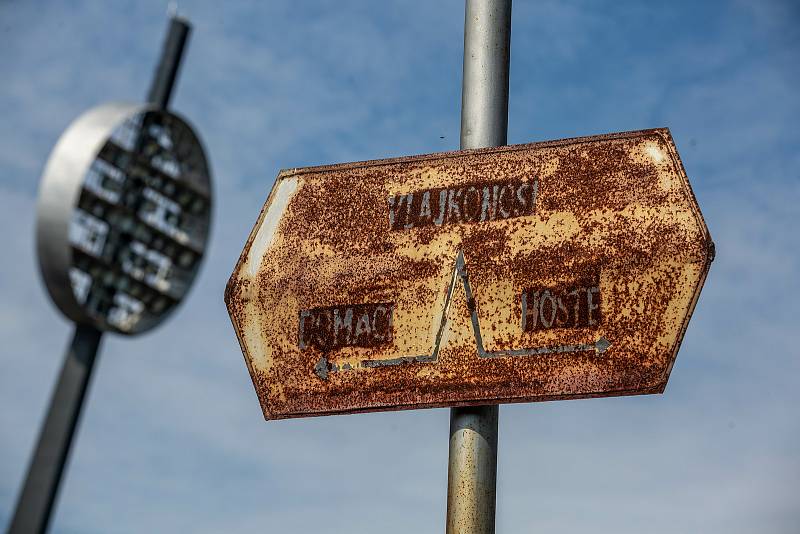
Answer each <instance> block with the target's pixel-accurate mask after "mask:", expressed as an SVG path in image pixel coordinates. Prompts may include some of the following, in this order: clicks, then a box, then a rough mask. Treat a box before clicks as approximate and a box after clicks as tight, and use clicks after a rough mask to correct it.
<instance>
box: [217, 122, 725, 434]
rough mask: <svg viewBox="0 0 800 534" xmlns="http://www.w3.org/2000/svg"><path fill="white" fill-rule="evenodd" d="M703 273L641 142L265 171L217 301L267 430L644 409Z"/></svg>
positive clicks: (681, 216)
mask: <svg viewBox="0 0 800 534" xmlns="http://www.w3.org/2000/svg"><path fill="white" fill-rule="evenodd" d="M712 259H713V244H712V242H711V239H710V237H709V234H708V230H707V228H706V225H705V223H704V222H703V217H702V215H701V214H700V210H699V209H698V207H697V203H696V201H695V198H694V195H693V194H692V191H691V188H690V187H689V183H688V181H687V178H686V173H685V171H684V169H683V166H682V165H681V162H680V158H679V157H678V153H677V151H676V149H675V145H674V143H673V141H672V138H671V136H670V134H669V131H668V130H666V129H660V130H648V131H641V132H630V133H621V134H614V135H607V136H599V137H587V138H580V139H569V140H565V141H554V142H547V143H535V144H530V145H520V146H509V147H501V148H491V149H483V150H469V151H462V152H452V153H447V154H433V155H427V156H415V157H408V158H399V159H390V160H381V161H370V162H364V163H349V164H344V165H334V166H329V167H312V168H306V169H291V170H285V171H282V172H281V173H280V175H279V176H278V178H277V180H276V182H275V186H274V187H273V189H272V192H271V193H270V196H269V198H268V199H267V202H266V204H265V206H264V209H263V210H262V211H261V215H260V216H259V218H258V221H257V222H256V225H255V227H254V229H253V231H252V233H251V234H250V238H249V239H248V240H247V244H246V245H245V248H244V251H243V253H242V255H241V258H240V259H239V262H238V264H237V265H236V269H235V270H234V272H233V275H232V276H231V278H230V281H229V282H228V286H227V289H226V292H225V301H226V304H227V306H228V311H229V313H230V316H231V320H232V322H233V326H234V328H235V330H236V334H237V335H238V337H239V342H240V345H241V347H242V351H243V353H244V357H245V361H246V362H247V366H248V368H249V370H250V374H251V375H252V378H253V383H254V385H255V388H256V392H257V393H258V397H259V399H260V401H261V406H262V408H263V410H264V414H265V416H266V417H267V418H268V419H281V418H287V417H301V416H310V415H325V414H335V413H351V412H361V411H373V410H395V409H407V408H425V407H434V406H462V405H470V404H487V403H506V402H528V401H541V400H555V399H570V398H582V397H598V396H612V395H635V394H643V393H660V392H662V391H663V390H664V387H665V386H666V383H667V378H668V377H669V374H670V370H671V369H672V364H673V362H674V361H675V356H676V353H677V351H678V347H679V346H680V342H681V338H682V337H683V333H684V331H685V330H686V326H687V323H688V321H689V317H690V315H691V313H692V310H693V309H694V306H695V303H696V302H697V298H698V295H699V293H700V289H701V287H702V285H703V281H704V280H705V277H706V274H707V272H708V268H709V265H710V263H711V260H712Z"/></svg>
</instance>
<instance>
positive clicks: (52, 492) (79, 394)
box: [8, 325, 103, 534]
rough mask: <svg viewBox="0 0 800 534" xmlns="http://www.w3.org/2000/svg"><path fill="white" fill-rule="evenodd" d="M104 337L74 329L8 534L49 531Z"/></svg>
mask: <svg viewBox="0 0 800 534" xmlns="http://www.w3.org/2000/svg"><path fill="white" fill-rule="evenodd" d="M102 335H103V333H102V332H101V331H100V330H97V329H96V328H94V327H92V326H86V325H76V326H75V335H74V336H73V338H72V343H71V344H70V346H69V348H68V349H67V354H66V356H65V358H64V365H63V367H62V368H61V375H60V376H59V377H58V384H56V389H55V391H54V392H53V396H52V398H51V399H50V408H49V410H48V411H47V417H46V419H45V421H44V425H43V426H42V429H41V433H40V434H39V442H38V444H37V445H36V451H35V452H34V455H33V459H32V460H31V464H30V466H29V467H28V475H27V478H26V479H25V485H24V486H23V487H22V493H21V494H20V497H19V500H18V501H17V508H16V510H15V512H14V518H13V519H12V520H11V525H10V526H9V529H8V532H9V534H31V533H43V532H45V531H46V530H47V525H48V522H49V520H50V512H51V511H52V509H53V503H54V502H55V498H56V494H57V493H58V486H59V483H60V481H61V474H62V472H63V471H64V465H65V464H66V462H67V459H68V457H69V449H70V445H71V443H72V438H73V436H74V434H75V428H76V427H77V425H78V420H79V419H80V416H81V407H82V406H83V400H84V397H85V396H86V390H87V388H88V387H89V381H90V380H91V378H92V369H93V367H94V362H95V357H96V356H97V349H98V348H99V346H100V338H101V337H102Z"/></svg>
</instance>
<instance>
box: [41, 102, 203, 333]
mask: <svg viewBox="0 0 800 534" xmlns="http://www.w3.org/2000/svg"><path fill="white" fill-rule="evenodd" d="M210 182H211V180H210V172H209V168H208V162H207V161H206V157H205V153H204V151H203V147H202V145H201V143H200V141H199V139H198V137H197V135H196V134H195V133H194V131H193V130H192V128H191V126H189V124H187V123H186V121H185V120H183V119H182V118H181V117H179V116H177V115H175V114H173V113H171V112H168V111H164V110H158V109H154V108H152V107H150V106H147V105H139V104H116V103H112V104H104V105H101V106H98V107H96V108H93V109H91V110H89V111H87V112H86V113H84V114H83V115H81V116H80V117H79V118H78V119H76V120H75V121H74V122H73V123H72V124H71V125H70V126H69V127H68V128H67V130H66V131H65V132H64V134H63V135H62V136H61V138H60V139H59V141H58V143H57V144H56V146H55V148H54V149H53V152H52V154H51V155H50V158H49V160H48V162H47V165H46V167H45V171H44V176H43V178H42V183H41V187H40V192H39V205H38V208H37V211H38V220H37V248H38V254H39V264H40V267H41V271H42V275H43V277H44V280H45V284H46V285H47V288H48V291H49V292H50V295H51V296H52V298H53V301H54V302H55V303H56V305H57V306H58V307H59V309H60V310H61V311H62V312H63V313H64V314H65V315H66V316H67V317H69V318H70V319H72V320H73V321H76V322H80V323H85V324H92V325H94V326H96V327H97V328H100V329H102V330H112V331H116V332H119V333H123V334H136V333H141V332H144V331H146V330H149V329H150V328H152V327H154V326H156V325H157V324H159V323H160V322H161V321H162V320H163V319H164V318H165V317H166V316H167V315H168V314H169V313H170V312H171V311H172V310H173V309H175V307H176V306H177V304H178V303H179V302H180V301H181V300H182V299H183V297H184V296H185V295H186V293H187V291H188V290H189V287H190V286H191V284H192V281H193V280H194V278H195V275H196V274H197V271H198V267H199V264H200V261H201V259H202V257H203V253H204V251H205V247H206V241H207V238H208V231H209V225H210V215H211V187H210V186H211V183H210Z"/></svg>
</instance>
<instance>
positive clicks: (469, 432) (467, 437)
mask: <svg viewBox="0 0 800 534" xmlns="http://www.w3.org/2000/svg"><path fill="white" fill-rule="evenodd" d="M510 55H511V0H467V1H466V9H465V17H464V75H463V76H464V79H463V83H462V90H461V148H462V149H467V148H485V147H493V146H502V145H505V144H506V136H507V133H508V72H509V60H510ZM498 416H499V407H498V406H497V405H491V406H472V407H463V408H451V409H450V453H449V462H448V474H447V532H448V533H449V534H455V533H470V534H472V533H475V534H489V533H493V532H494V530H495V529H494V524H495V502H496V486H497V425H498Z"/></svg>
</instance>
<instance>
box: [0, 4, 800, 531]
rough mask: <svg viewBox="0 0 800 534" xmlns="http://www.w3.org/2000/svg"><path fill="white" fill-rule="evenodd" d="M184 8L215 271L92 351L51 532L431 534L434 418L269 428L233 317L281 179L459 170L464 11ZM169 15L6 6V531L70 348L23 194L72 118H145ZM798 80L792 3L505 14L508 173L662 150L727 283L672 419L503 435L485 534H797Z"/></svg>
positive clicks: (532, 414)
mask: <svg viewBox="0 0 800 534" xmlns="http://www.w3.org/2000/svg"><path fill="white" fill-rule="evenodd" d="M179 7H180V12H181V13H182V14H185V15H187V16H188V17H190V18H191V20H192V21H193V23H194V33H193V35H192V39H191V42H190V45H189V49H188V55H187V57H186V60H185V63H184V68H183V71H182V73H181V76H180V80H179V82H178V86H177V92H176V94H175V98H174V100H173V108H174V109H175V110H177V111H179V112H181V113H182V114H184V115H185V116H187V117H188V118H189V119H190V120H191V121H192V122H193V123H194V124H195V126H196V127H197V129H198V130H199V132H200V134H201V136H202V138H203V139H204V141H205V143H206V146H207V148H208V151H209V154H210V160H211V163H212V166H213V171H214V175H215V176H214V178H215V187H216V198H217V199H218V201H217V204H216V208H215V213H214V217H215V218H214V226H213V233H212V243H211V247H210V250H209V253H208V256H207V259H206V262H205V265H204V266H203V269H202V272H201V275H200V276H199V278H198V280H197V283H196V285H195V288H194V289H193V291H192V292H191V294H190V296H189V298H188V300H187V301H186V303H185V304H184V305H183V306H182V307H181V309H180V310H179V311H178V313H176V314H175V315H174V316H173V317H172V318H171V319H170V321H169V322H168V323H167V324H166V325H165V326H164V327H162V328H160V329H158V330H156V331H154V332H153V333H151V334H146V335H144V336H141V337H138V338H134V339H122V338H120V337H114V336H107V337H106V338H105V340H104V344H103V348H102V354H101V357H100V359H99V364H98V366H97V369H96V372H95V377H94V384H93V385H92V389H91V393H90V395H89V399H88V404H87V406H86V410H85V412H84V416H83V421H82V424H81V427H80V431H79V434H78V437H77V440H76V442H75V447H74V449H73V455H72V460H71V464H70V467H69V470H68V472H67V475H66V478H65V479H64V483H63V485H62V490H61V496H60V499H59V502H58V507H57V509H56V513H55V516H54V521H53V531H54V532H64V533H70V532H98V533H100V532H173V531H179V530H183V531H188V532H222V531H226V532H264V531H273V532H309V531H312V530H313V531H315V532H348V533H350V532H375V531H381V532H385V533H389V534H391V533H395V532H397V533H401V532H402V533H405V532H440V531H441V530H442V529H443V525H444V513H445V510H444V506H445V493H446V482H447V471H446V462H447V432H448V417H449V415H448V412H447V410H423V411H414V412H398V413H382V414H366V415H356V416H339V417H328V418H316V419H310V420H292V421H279V422H264V421H263V419H262V416H261V412H260V409H259V406H258V402H257V399H256V397H255V394H254V392H253V389H252V385H251V383H250V380H249V377H248V375H247V370H246V368H245V365H244V362H243V361H242V356H241V353H240V351H239V348H238V345H237V343H236V339H235V336H234V334H233V331H232V329H231V326H230V322H229V320H228V317H227V313H226V311H225V308H224V305H223V302H222V293H223V289H224V284H225V282H226V280H227V277H228V276H229V274H230V272H231V270H232V268H233V265H234V263H235V261H236V259H237V258H238V255H239V253H240V251H241V249H242V245H243V243H244V241H245V239H246V236H247V234H248V232H249V231H250V228H251V227H252V224H253V222H254V221H255V218H256V216H257V214H258V210H259V209H260V207H261V205H262V204H263V202H264V200H265V199H266V196H267V194H268V192H269V190H270V187H271V185H272V182H273V179H274V177H275V176H276V175H277V173H278V170H279V169H281V168H288V167H294V166H305V165H314V164H323V163H335V162H343V161H352V160H361V159H372V158H383V157H391V156H399V155H407V154H416V153H427V152H436V151H441V150H451V149H455V148H457V147H458V138H459V108H460V84H461V59H462V56H461V54H462V43H463V41H462V39H463V36H462V35H463V34H462V32H463V4H462V2H460V1H455V0H453V1H441V2H423V1H416V2H413V1H410V0H409V1H406V2H400V1H397V2H388V1H387V2H366V1H362V2H345V1H337V2H334V1H330V2H311V1H308V2H302V3H300V2H290V1H277V0H275V1H271V2H257V3H255V2H254V3H252V4H248V3H244V2H237V3H233V2H230V3H219V2H211V1H187V0H182V1H181V2H180V6H179ZM165 12H166V5H165V3H164V2H144V1H141V2H88V1H87V2H83V1H76V2H48V3H42V2H35V1H34V2H17V1H13V0H12V1H8V0H5V1H0V72H2V73H3V74H4V75H3V79H2V83H0V116H1V117H2V120H0V227H2V228H4V229H5V231H4V232H3V234H2V238H0V239H1V241H0V245H1V246H2V250H3V251H4V252H3V255H2V259H0V339H2V340H3V343H2V350H0V407H1V408H0V429H1V430H0V525H3V524H6V523H7V521H8V520H9V518H10V514H11V512H12V509H13V506H14V503H15V500H16V495H17V492H18V490H19V487H20V483H21V480H22V477H23V474H24V470H25V468H26V466H27V462H28V458H29V455H30V452H31V448H32V446H33V443H34V440H35V438H36V434H37V431H38V426H39V423H40V420H41V417H42V415H43V413H44V409H45V406H46V403H47V400H48V397H49V394H50V390H51V388H52V386H53V383H54V380H55V377H56V373H57V371H58V368H59V366H60V364H61V359H62V354H63V350H64V348H65V346H66V343H67V340H68V338H69V336H70V328H71V327H70V325H69V324H68V323H67V322H66V321H65V320H64V319H63V318H61V317H60V315H59V314H58V312H57V311H56V310H55V308H54V307H53V306H52V305H51V304H50V302H49V298H48V296H47V295H46V293H45V291H44V288H43V286H42V284H41V282H40V280H39V278H38V273H37V268H36V258H35V254H34V247H33V231H34V200H35V195H36V187H37V183H38V180H39V176H40V174H41V171H42V167H43V165H44V162H45V160H46V158H47V155H48V153H49V151H50V149H51V148H52V146H53V145H54V143H55V141H56V140H57V139H58V137H59V135H60V134H61V132H62V131H63V130H64V128H65V127H66V126H67V125H68V124H69V122H70V121H71V120H73V119H74V118H75V117H76V116H78V115H79V114H80V113H81V112H83V111H84V110H86V109H88V108H89V107H91V106H94V105H96V104H99V103H101V102H104V101H108V100H128V101H131V100H133V101H136V100H141V99H142V98H143V97H144V95H145V94H146V91H147V87H148V84H149V81H150V78H151V75H152V70H153V67H154V62H155V60H156V57H157V55H158V51H159V48H160V46H161V41H162V37H163V32H164V28H165V26H166V20H165ZM798 63H800V6H799V5H798V4H797V3H796V2H794V3H793V2H779V1H769V0H764V1H760V2H713V1H708V2H666V3H665V2H660V3H654V2H610V1H609V2H575V1H565V2H555V1H523V0H517V1H516V2H515V6H514V14H513V30H512V48H511V97H510V116H509V136H508V137H509V143H524V142H530V141H537V140H546V139H557V138H563V137H571V136H579V135H592V134H599V133H607V132H613V131H621V130H633V129H642V128H651V127H660V126H667V127H669V128H670V129H671V130H672V134H673V136H674V138H675V141H676V144H677V146H678V150H679V151H680V154H681V157H682V159H683V163H684V165H685V167H686V170H687V173H688V175H689V178H690V180H691V183H692V186H693V187H694V191H695V193H696V195H697V198H698V201H699V203H700V206H701V209H702V211H703V214H704V216H705V218H706V221H707V223H708V226H709V229H710V231H711V234H712V236H713V238H714V240H715V242H716V245H717V259H716V261H715V263H714V264H713V266H712V269H711V273H710V275H709V278H708V281H707V283H706V287H705V289H704V291H703V293H702V295H701V298H700V302H699V304H698V307H697V310H696V312H695V316H694V317H693V319H692V321H691V323H690V325H689V329H688V332H687V335H686V338H685V340H684V343H683V347H682V349H681V352H680V354H679V356H678V359H677V362H676V364H675V367H674V370H673V372H672V375H671V379H670V383H669V385H668V387H667V390H666V393H665V394H664V395H661V396H652V397H633V398H619V399H598V400H584V401H570V402H554V403H543V404H529V405H514V406H505V407H503V408H502V409H501V414H500V417H501V423H500V459H499V473H498V517H497V527H498V532H532V531H542V532H566V533H572V532H585V531H587V530H589V529H591V530H592V531H597V532H608V531H614V532H621V533H628V532H629V533H640V532H654V533H658V532H702V533H706V532H725V533H738V532H741V533H745V532H778V533H782V532H786V533H788V532H795V531H796V526H797V525H798V524H800V498H798V497H797V481H798V479H800V454H799V453H798V451H799V450H800V418H798V416H797V406H798V402H800V387H798V381H799V379H798V377H799V376H800V348H799V347H800V344H798V342H797V341H796V336H797V331H798V328H797V316H798V311H799V310H798V303H797V302H798V300H797V296H798V294H800V282H799V281H798V280H800V237H798V236H799V235H800V227H799V226H798V223H797V219H798V215H800V211H799V210H798V205H800V181H798V178H800V150H799V149H800V98H798V89H797V88H798V86H800V69H798V68H797V65H798ZM442 136H443V137H444V138H443V139H442V138H441V137H442Z"/></svg>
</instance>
